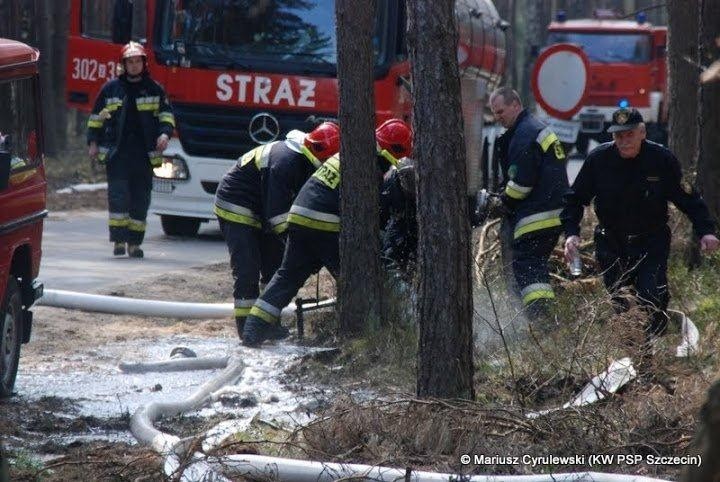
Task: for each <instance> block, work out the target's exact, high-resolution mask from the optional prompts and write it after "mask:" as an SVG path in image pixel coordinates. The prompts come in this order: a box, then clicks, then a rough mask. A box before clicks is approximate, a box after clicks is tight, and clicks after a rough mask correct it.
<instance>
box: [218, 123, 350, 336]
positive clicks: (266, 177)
mask: <svg viewBox="0 0 720 482" xmlns="http://www.w3.org/2000/svg"><path fill="white" fill-rule="evenodd" d="M339 149H340V128H339V127H338V125H337V124H335V123H333V122H324V123H322V124H320V125H319V126H318V127H316V128H315V129H313V131H312V132H310V133H309V134H305V133H304V132H301V131H298V130H293V131H290V133H288V134H287V137H286V138H285V140H282V141H275V142H271V143H269V144H264V145H261V146H258V147H256V148H254V149H252V150H251V151H249V152H247V153H246V154H244V155H243V156H241V157H240V160H239V161H238V162H237V163H236V164H235V166H234V167H233V168H232V169H230V171H228V172H227V174H225V176H224V177H223V179H222V181H221V182H220V186H219V187H218V189H217V193H216V196H215V207H214V212H215V214H216V216H217V218H218V221H219V222H220V229H221V230H222V233H223V237H224V238H225V242H226V243H227V246H228V251H229V252H230V265H231V267H232V273H233V280H234V289H233V296H234V299H235V324H236V326H237V330H238V335H239V336H240V337H242V333H243V326H244V324H245V317H246V316H247V315H248V313H249V312H250V308H251V307H252V306H253V305H254V304H255V301H256V299H257V297H258V294H259V286H258V283H260V284H261V285H263V286H264V285H265V284H267V283H268V282H269V281H270V278H272V276H273V274H274V273H275V271H276V270H277V269H278V266H280V262H281V261H282V256H283V250H284V244H283V240H282V238H283V237H284V235H285V232H286V231H287V228H288V220H287V217H288V210H289V209H290V205H291V204H292V202H293V200H294V199H295V196H296V195H297V193H298V192H299V191H300V188H302V186H303V184H305V181H307V180H308V178H309V177H310V176H311V175H312V174H313V173H314V172H315V170H316V169H317V168H318V167H320V165H321V164H322V163H323V162H324V161H325V160H326V159H327V158H328V157H330V156H331V155H333V154H335V153H336V152H337V151H338V150H339Z"/></svg>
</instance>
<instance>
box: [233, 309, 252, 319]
mask: <svg viewBox="0 0 720 482" xmlns="http://www.w3.org/2000/svg"><path fill="white" fill-rule="evenodd" d="M250 309H251V307H249V306H248V307H245V308H235V309H234V310H233V314H234V315H235V318H240V317H242V316H248V315H249V314H250Z"/></svg>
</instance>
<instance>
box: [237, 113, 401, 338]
mask: <svg viewBox="0 0 720 482" xmlns="http://www.w3.org/2000/svg"><path fill="white" fill-rule="evenodd" d="M375 138H376V140H377V145H378V155H377V166H378V177H379V181H380V182H381V180H382V176H383V175H384V174H385V172H387V170H388V169H390V168H391V167H392V166H396V165H397V163H398V159H399V158H402V157H404V156H407V155H409V154H410V151H411V148H412V132H411V131H410V128H409V127H408V125H407V124H406V123H405V122H403V121H401V120H399V119H390V120H388V121H386V122H385V123H383V124H382V125H381V126H380V127H378V128H377V130H376V131H375ZM288 223H289V228H288V239H287V244H286V246H285V253H284V255H283V260H282V265H281V266H280V268H279V269H278V270H277V272H276V273H275V275H274V276H273V277H272V280H271V281H270V284H268V286H267V289H266V290H265V291H264V292H263V293H262V295H261V296H260V298H258V300H257V302H256V303H255V305H254V306H253V307H252V309H251V310H250V315H249V316H248V318H247V321H246V322H245V331H244V332H243V344H245V345H247V346H258V345H260V344H261V343H262V342H263V341H265V340H268V339H281V338H285V337H286V336H287V335H288V330H287V329H286V328H284V327H282V326H281V325H280V313H281V311H282V309H283V308H284V307H285V306H286V305H287V304H288V303H289V302H290V300H292V298H293V297H294V296H295V295H296V294H297V292H298V290H299V289H300V288H302V286H303V285H304V284H305V281H306V280H307V279H308V278H309V277H310V275H312V273H314V272H316V271H318V270H319V269H321V268H322V267H325V268H327V270H328V271H330V274H332V275H333V277H335V278H337V277H338V276H339V274H340V251H339V238H338V236H339V232H340V159H339V157H338V156H333V157H331V158H330V159H328V160H327V161H325V163H324V164H323V165H322V166H320V168H319V169H318V170H317V171H316V172H315V174H313V175H312V177H310V179H308V181H307V182H306V183H305V185H304V186H303V187H302V189H301V190H300V193H299V194H298V196H297V198H296V199H295V202H294V203H293V205H292V207H291V208H290V214H289V215H288Z"/></svg>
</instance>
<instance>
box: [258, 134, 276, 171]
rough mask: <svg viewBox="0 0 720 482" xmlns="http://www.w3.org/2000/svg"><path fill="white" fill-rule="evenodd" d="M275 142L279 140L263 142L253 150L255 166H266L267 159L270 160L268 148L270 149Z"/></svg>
mask: <svg viewBox="0 0 720 482" xmlns="http://www.w3.org/2000/svg"><path fill="white" fill-rule="evenodd" d="M277 142H279V141H275V142H271V143H270V144H264V145H262V146H260V147H259V148H257V149H256V150H255V166H257V168H258V170H260V169H264V168H266V167H267V165H268V161H269V160H270V149H272V146H274V145H275V144H276V143H277Z"/></svg>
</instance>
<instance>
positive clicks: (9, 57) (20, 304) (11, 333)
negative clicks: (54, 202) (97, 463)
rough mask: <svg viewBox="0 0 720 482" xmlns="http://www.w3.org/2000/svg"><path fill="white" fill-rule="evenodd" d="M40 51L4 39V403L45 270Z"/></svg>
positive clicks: (0, 188) (0, 79)
mask: <svg viewBox="0 0 720 482" xmlns="http://www.w3.org/2000/svg"><path fill="white" fill-rule="evenodd" d="M38 58H39V53H38V51H37V50H35V49H33V48H31V47H28V46H27V45H25V44H23V43H20V42H16V41H13V40H5V39H1V38H0V206H2V210H1V211H0V303H1V304H0V398H4V397H9V396H10V395H12V393H13V387H14V385H15V377H16V375H17V370H18V363H19V360H20V347H21V345H22V344H23V343H27V342H28V341H30V330H31V328H32V319H33V318H32V312H31V311H30V307H31V306H32V304H33V303H34V302H35V300H37V299H38V298H39V297H40V296H42V284H41V283H39V282H38V281H37V276H38V272H39V270H40V255H41V242H42V232H43V218H45V216H47V210H46V209H45V197H46V194H45V193H46V184H47V183H46V181H45V168H44V167H43V155H42V152H43V151H42V145H43V144H42V140H43V135H42V132H43V131H42V123H41V120H42V116H41V111H40V108H41V103H40V80H39V78H38Z"/></svg>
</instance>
